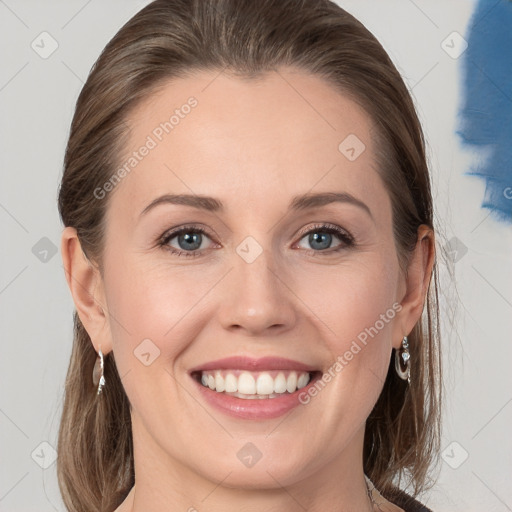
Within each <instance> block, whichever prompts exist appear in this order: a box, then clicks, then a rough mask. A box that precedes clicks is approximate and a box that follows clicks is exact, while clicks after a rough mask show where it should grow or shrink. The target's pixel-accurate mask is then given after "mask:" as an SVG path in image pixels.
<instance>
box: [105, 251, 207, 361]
mask: <svg viewBox="0 0 512 512" xmlns="http://www.w3.org/2000/svg"><path fill="white" fill-rule="evenodd" d="M214 284H215V276H213V273H212V272H210V275H204V273H202V274H201V279H197V272H194V270H193V269H191V268H190V267H188V268H185V267H183V268H169V267H168V266H166V265H161V264H160V265H158V266H148V264H147V263H146V262H144V261H143V260H142V259H137V258H133V259H132V260H128V258H125V259H124V261H119V262H118V264H116V265H115V266H113V265H111V266H110V267H109V270H108V272H106V273H105V289H106V299H107V304H108V309H109V312H110V313H111V321H110V328H111V332H112V337H113V343H114V347H115V348H116V349H117V352H119V353H122V352H128V351H130V352H133V351H134V350H137V347H138V346H139V344H140V343H141V342H143V341H144V340H148V339H149V340H151V341H152V342H153V343H154V344H155V345H156V346H157V347H158V350H159V351H160V355H161V356H163V357H161V358H160V361H159V362H162V361H163V360H164V359H165V360H166V361H167V362H169V361H171V362H172V360H173V359H174V358H175V357H176V355H177V354H179V353H180V352H181V351H182V350H183V349H184V348H185V347H186V346H187V345H188V344H189V342H190V340H191V339H193V337H194V334H195V333H196V332H198V331H199V330H200V327H201V324H200V322H199V321H196V322H193V323H191V322H190V319H191V318H195V319H196V320H197V317H198V313H199V312H200V311H201V300H202V299H204V297H205V296H206V295H207V294H208V291H209V290H210V289H211V288H212V286H213V285H214ZM146 343H147V342H146ZM155 350H156V349H155ZM116 359H117V353H116Z"/></svg>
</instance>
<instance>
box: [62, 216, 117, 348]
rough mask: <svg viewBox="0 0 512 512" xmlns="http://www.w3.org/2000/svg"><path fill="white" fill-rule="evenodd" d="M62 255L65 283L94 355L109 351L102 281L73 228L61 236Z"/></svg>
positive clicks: (108, 331) (109, 341)
mask: <svg viewBox="0 0 512 512" xmlns="http://www.w3.org/2000/svg"><path fill="white" fill-rule="evenodd" d="M61 254H62V262H63V265H64V271H65V274H66V281H67V283H68V286H69V289H70V291H71V295H72V296H73V301H74V303H75V307H76V310H77V313H78V316H79V317H80V321H81V322H82V324H83V326H84V327H85V330H86V331H87V333H88V334H89V337H90V338H91V341H92V343H93V345H94V348H95V350H96V352H98V351H99V348H100V347H101V351H102V352H103V354H108V353H109V352H110V351H111V350H112V337H111V334H110V327H109V323H108V320H107V317H106V315H105V311H106V301H105V293H104V287H103V279H102V277H101V274H100V271H99V269H98V268H97V266H94V265H93V264H92V263H91V262H90V261H89V259H88V258H87V257H86V255H85V253H84V252H83V250H82V246H81V244H80V240H79V239H78V234H77V232H76V229H75V228H72V227H69V226H68V227H66V228H65V229H64V231H63V232H62V237H61Z"/></svg>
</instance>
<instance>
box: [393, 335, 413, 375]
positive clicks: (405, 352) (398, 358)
mask: <svg viewBox="0 0 512 512" xmlns="http://www.w3.org/2000/svg"><path fill="white" fill-rule="evenodd" d="M402 361H403V364H404V365H405V370H404V369H403V368H402ZM395 369H396V373H398V376H399V377H400V378H401V379H403V380H407V382H408V383H409V384H410V383H411V354H410V353H409V342H408V341H407V336H404V339H403V340H402V347H401V348H400V350H399V351H398V350H396V351H395Z"/></svg>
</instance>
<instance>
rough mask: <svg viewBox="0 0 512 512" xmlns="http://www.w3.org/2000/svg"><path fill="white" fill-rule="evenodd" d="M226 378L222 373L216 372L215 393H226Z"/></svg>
mask: <svg viewBox="0 0 512 512" xmlns="http://www.w3.org/2000/svg"><path fill="white" fill-rule="evenodd" d="M224 386H225V384H224V377H223V376H222V375H221V374H220V372H215V391H218V392H219V393H220V392H222V391H224V389H225V388H224Z"/></svg>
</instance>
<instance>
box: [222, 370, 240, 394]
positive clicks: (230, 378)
mask: <svg viewBox="0 0 512 512" xmlns="http://www.w3.org/2000/svg"><path fill="white" fill-rule="evenodd" d="M224 385H225V387H226V389H225V391H226V392H228V393H234V392H236V391H238V380H237V378H236V377H235V376H234V375H233V374H232V373H228V374H227V375H226V378H225V379H224Z"/></svg>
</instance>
